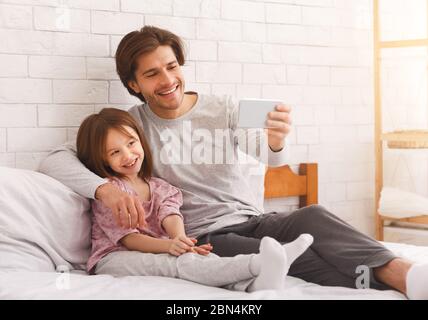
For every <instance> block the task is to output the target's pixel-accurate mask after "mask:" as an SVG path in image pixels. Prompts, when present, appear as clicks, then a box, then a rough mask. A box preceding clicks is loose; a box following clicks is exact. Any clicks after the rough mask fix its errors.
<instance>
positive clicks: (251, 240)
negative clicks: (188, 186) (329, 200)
mask: <svg viewBox="0 0 428 320" xmlns="http://www.w3.org/2000/svg"><path fill="white" fill-rule="evenodd" d="M302 233H309V234H311V235H312V236H313V237H314V242H313V244H312V245H311V247H309V248H308V250H306V251H305V252H304V253H303V254H302V255H301V256H300V257H299V258H297V259H296V261H295V262H294V263H293V264H292V265H291V267H290V270H289V273H288V275H290V276H294V277H297V278H300V279H303V280H306V281H309V282H313V283H316V284H320V285H324V286H343V287H349V288H356V280H357V278H358V277H359V276H360V275H361V273H359V272H361V271H360V269H359V270H357V267H358V266H366V267H367V268H366V270H369V271H370V278H369V279H370V284H369V285H370V288H373V289H381V290H386V289H392V288H390V287H388V286H386V285H384V284H382V283H379V282H378V281H376V279H375V278H374V276H373V270H372V269H373V268H375V267H379V266H382V265H384V264H386V263H387V262H389V261H390V260H392V259H394V258H396V256H395V255H394V254H393V253H392V252H391V251H389V250H388V249H387V248H385V247H384V246H383V245H382V244H381V243H379V242H378V241H376V240H374V239H372V238H370V237H368V236H366V235H364V234H363V233H361V232H359V231H357V230H356V229H354V228H353V227H352V226H350V225H349V224H347V223H346V222H344V221H343V220H341V219H339V218H338V217H337V216H335V215H333V214H332V213H330V212H328V211H327V210H326V209H325V208H323V207H322V206H319V205H313V206H309V207H305V208H301V209H298V210H296V211H294V212H293V213H291V214H285V213H270V214H263V215H260V216H255V217H252V218H250V219H249V220H248V221H246V222H244V223H240V224H237V225H233V226H229V227H226V228H223V229H220V230H216V231H214V232H211V233H209V234H206V235H204V236H202V237H200V238H199V239H198V243H199V244H204V243H208V242H209V243H211V244H212V245H213V253H215V254H218V255H219V256H223V257H229V256H234V255H236V254H239V253H240V254H248V253H257V252H259V245H260V239H261V238H263V237H264V236H270V237H272V238H275V239H276V240H278V241H279V242H281V243H288V242H291V241H293V240H295V239H296V238H297V237H298V236H299V235H300V234H302ZM357 271H358V272H357Z"/></svg>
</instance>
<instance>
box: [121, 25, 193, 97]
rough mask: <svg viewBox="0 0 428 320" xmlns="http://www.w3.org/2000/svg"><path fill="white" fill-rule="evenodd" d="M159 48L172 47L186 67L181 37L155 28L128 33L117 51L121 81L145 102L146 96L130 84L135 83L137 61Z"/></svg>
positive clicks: (131, 92) (145, 28)
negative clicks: (129, 83) (133, 88)
mask: <svg viewBox="0 0 428 320" xmlns="http://www.w3.org/2000/svg"><path fill="white" fill-rule="evenodd" d="M159 46H169V47H171V49H172V51H173V52H174V55H175V57H176V58H177V62H178V64H179V65H180V66H182V65H184V60H185V59H184V45H183V41H182V40H181V39H180V37H178V36H177V35H175V34H174V33H172V32H170V31H168V30H164V29H160V28H157V27H153V26H145V27H143V28H142V29H141V30H139V31H132V32H130V33H128V34H127V35H126V36H125V37H123V39H122V40H121V41H120V43H119V46H118V47H117V50H116V71H117V74H118V75H119V78H120V81H122V83H123V85H124V86H125V87H126V89H128V92H129V93H130V94H132V95H133V96H136V97H137V98H139V99H140V100H141V101H143V102H146V99H145V98H144V96H143V95H142V94H141V93H136V92H135V91H134V90H132V88H131V87H130V86H129V85H128V82H129V81H132V80H134V81H135V71H136V70H137V68H138V65H137V59H138V58H139V57H140V56H141V55H142V54H145V53H149V52H152V51H154V50H156V49H157V48H158V47H159Z"/></svg>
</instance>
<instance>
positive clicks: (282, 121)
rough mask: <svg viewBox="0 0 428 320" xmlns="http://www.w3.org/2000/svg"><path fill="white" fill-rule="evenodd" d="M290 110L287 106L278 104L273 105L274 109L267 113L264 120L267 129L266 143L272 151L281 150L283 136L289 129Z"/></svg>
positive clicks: (283, 142) (283, 143)
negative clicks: (266, 117) (266, 118)
mask: <svg viewBox="0 0 428 320" xmlns="http://www.w3.org/2000/svg"><path fill="white" fill-rule="evenodd" d="M290 112H291V108H290V107H289V106H286V105H283V104H279V105H277V106H276V107H275V111H271V112H269V114H268V120H266V125H267V127H268V129H266V131H267V134H268V144H269V147H270V148H271V150H272V151H281V150H282V148H284V146H285V137H286V136H287V135H288V134H289V133H290V129H291V117H290Z"/></svg>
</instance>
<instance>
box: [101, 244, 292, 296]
mask: <svg viewBox="0 0 428 320" xmlns="http://www.w3.org/2000/svg"><path fill="white" fill-rule="evenodd" d="M253 256H254V254H246V255H243V254H240V255H237V256H234V257H224V258H220V257H219V256H217V255H215V254H212V253H210V254H209V255H207V256H202V255H200V254H195V253H185V254H182V255H181V256H178V257H175V256H172V255H170V254H167V253H158V254H153V253H142V252H139V251H116V252H112V253H109V254H108V255H106V256H105V257H103V258H102V259H101V260H100V261H99V262H98V263H97V266H96V268H95V274H109V275H112V276H115V277H122V276H162V277H170V278H179V279H184V280H190V281H193V282H197V283H200V284H204V285H208V286H213V287H224V288H227V289H229V290H235V291H246V289H247V288H248V286H249V285H250V284H251V283H252V282H253V281H254V279H255V277H254V275H253V274H251V272H250V260H251V258H252V257H253ZM284 278H285V277H284Z"/></svg>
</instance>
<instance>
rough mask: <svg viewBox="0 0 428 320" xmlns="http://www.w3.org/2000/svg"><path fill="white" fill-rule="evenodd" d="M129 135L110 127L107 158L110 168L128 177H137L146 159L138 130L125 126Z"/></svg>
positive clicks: (107, 140)
mask: <svg viewBox="0 0 428 320" xmlns="http://www.w3.org/2000/svg"><path fill="white" fill-rule="evenodd" d="M123 128H124V129H125V131H126V132H128V134H129V135H126V134H124V133H122V132H120V131H119V130H117V129H110V130H109V131H108V133H107V139H106V160H107V163H108V165H109V166H110V168H111V169H112V170H113V171H114V172H116V173H120V174H122V175H124V176H126V177H128V178H135V177H137V176H138V172H140V169H141V165H142V164H143V161H144V150H143V147H142V145H141V142H140V139H139V138H138V134H137V132H136V131H135V130H134V129H132V128H131V127H128V126H124V127H123Z"/></svg>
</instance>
